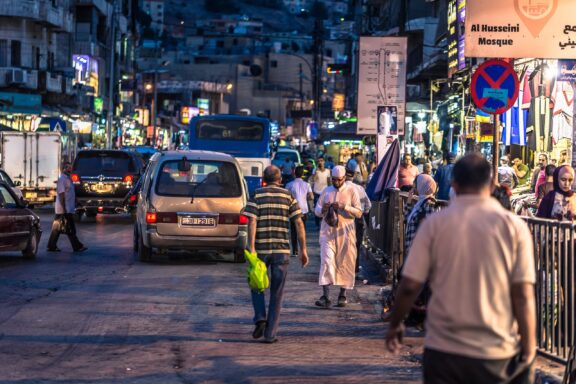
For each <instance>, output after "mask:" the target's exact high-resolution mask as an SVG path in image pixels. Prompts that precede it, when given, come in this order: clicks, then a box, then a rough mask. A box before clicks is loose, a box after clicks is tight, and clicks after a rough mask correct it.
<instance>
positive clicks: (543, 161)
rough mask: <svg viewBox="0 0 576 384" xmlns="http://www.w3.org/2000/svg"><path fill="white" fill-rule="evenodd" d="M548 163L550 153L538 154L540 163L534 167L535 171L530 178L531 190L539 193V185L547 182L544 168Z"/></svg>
mask: <svg viewBox="0 0 576 384" xmlns="http://www.w3.org/2000/svg"><path fill="white" fill-rule="evenodd" d="M547 165H548V155H547V154H545V153H541V154H540V155H538V164H536V166H535V167H534V172H532V177H531V178H530V190H531V191H534V193H536V194H538V187H539V186H540V184H544V183H545V182H546V176H545V174H544V168H546V166H547Z"/></svg>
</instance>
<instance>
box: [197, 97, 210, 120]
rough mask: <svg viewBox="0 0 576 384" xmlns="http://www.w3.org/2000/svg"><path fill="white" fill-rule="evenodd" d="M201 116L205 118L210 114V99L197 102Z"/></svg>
mask: <svg viewBox="0 0 576 384" xmlns="http://www.w3.org/2000/svg"><path fill="white" fill-rule="evenodd" d="M197 104H198V109H199V110H200V111H199V114H200V116H205V115H209V114H210V100H208V99H198V101H197Z"/></svg>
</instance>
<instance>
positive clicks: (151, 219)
mask: <svg viewBox="0 0 576 384" xmlns="http://www.w3.org/2000/svg"><path fill="white" fill-rule="evenodd" d="M156 220H157V217H156V212H146V223H147V224H156Z"/></svg>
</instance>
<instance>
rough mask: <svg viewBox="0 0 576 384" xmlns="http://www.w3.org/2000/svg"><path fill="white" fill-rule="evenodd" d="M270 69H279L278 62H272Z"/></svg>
mask: <svg viewBox="0 0 576 384" xmlns="http://www.w3.org/2000/svg"><path fill="white" fill-rule="evenodd" d="M270 67H272V68H278V61H277V60H270Z"/></svg>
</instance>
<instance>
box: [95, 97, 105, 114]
mask: <svg viewBox="0 0 576 384" xmlns="http://www.w3.org/2000/svg"><path fill="white" fill-rule="evenodd" d="M103 109H104V100H102V98H100V97H95V98H94V112H95V113H102V110H103Z"/></svg>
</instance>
